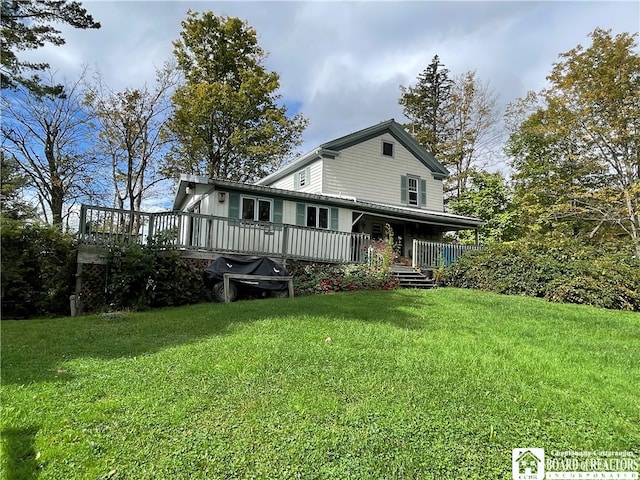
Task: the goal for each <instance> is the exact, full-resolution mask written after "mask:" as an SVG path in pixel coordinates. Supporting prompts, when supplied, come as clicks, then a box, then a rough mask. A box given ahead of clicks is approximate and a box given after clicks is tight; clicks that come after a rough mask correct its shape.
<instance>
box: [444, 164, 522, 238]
mask: <svg viewBox="0 0 640 480" xmlns="http://www.w3.org/2000/svg"><path fill="white" fill-rule="evenodd" d="M512 197H513V191H512V188H511V187H510V186H509V184H508V183H507V180H506V179H505V177H504V175H503V174H502V173H500V172H495V173H489V172H486V171H481V172H470V174H469V187H468V188H467V189H466V190H465V191H464V192H463V193H462V194H461V195H460V197H458V198H455V199H452V200H451V201H450V202H449V211H450V212H451V213H455V214H458V215H467V216H472V217H476V218H480V219H482V220H483V221H484V224H483V225H482V227H480V229H479V230H478V233H479V241H480V243H481V244H482V245H487V244H489V243H492V242H504V241H508V240H513V239H514V238H515V237H516V235H517V219H518V212H517V211H516V209H515V208H514V205H513V202H512ZM456 235H457V237H458V240H460V241H462V243H473V242H474V241H475V239H474V238H472V236H471V235H472V233H471V232H467V231H461V232H458V233H457V234H456Z"/></svg>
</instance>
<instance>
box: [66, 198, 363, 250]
mask: <svg viewBox="0 0 640 480" xmlns="http://www.w3.org/2000/svg"><path fill="white" fill-rule="evenodd" d="M78 235H79V238H78V240H79V242H80V243H83V244H94V245H111V244H118V243H138V244H142V245H149V244H151V243H152V242H160V243H162V244H164V245H170V246H172V247H174V248H178V249H184V250H195V251H208V252H215V253H220V254H225V253H228V254H242V255H256V256H273V257H280V258H283V259H296V260H310V261H318V262H336V263H338V262H339V263H343V262H349V263H351V262H353V263H361V262H364V261H366V257H367V255H366V250H367V248H366V247H368V246H369V243H370V239H371V238H370V235H368V234H364V233H349V232H338V231H333V230H324V229H316V228H308V227H301V226H296V225H288V224H282V223H271V222H257V221H253V220H240V219H231V218H225V217H214V216H210V215H204V214H198V213H189V212H179V213H176V212H160V213H143V212H130V211H127V210H119V209H113V208H106V207H94V206H87V205H83V206H82V211H81V215H80V228H79V234H78Z"/></svg>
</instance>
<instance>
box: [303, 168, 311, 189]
mask: <svg viewBox="0 0 640 480" xmlns="http://www.w3.org/2000/svg"><path fill="white" fill-rule="evenodd" d="M304 178H305V181H306V184H305V187H308V186H309V185H311V167H307V168H305V169H304Z"/></svg>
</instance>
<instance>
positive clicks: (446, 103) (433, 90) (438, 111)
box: [398, 55, 453, 158]
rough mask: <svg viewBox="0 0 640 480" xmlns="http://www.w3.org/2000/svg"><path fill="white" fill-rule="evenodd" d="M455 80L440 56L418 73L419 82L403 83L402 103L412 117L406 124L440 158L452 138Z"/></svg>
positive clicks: (405, 110)
mask: <svg viewBox="0 0 640 480" xmlns="http://www.w3.org/2000/svg"><path fill="white" fill-rule="evenodd" d="M452 88H453V80H452V79H450V78H449V70H448V69H446V68H444V64H443V63H441V62H440V58H439V57H438V55H435V56H434V57H433V59H432V60H431V63H430V64H429V66H427V68H425V69H424V71H423V72H422V73H420V75H418V81H417V83H416V84H415V85H413V86H409V87H405V86H403V85H401V86H400V91H401V92H402V95H401V96H400V99H399V100H398V103H400V105H402V106H403V107H404V115H405V116H406V117H407V118H408V119H409V123H408V124H407V125H405V127H406V128H407V129H408V130H409V132H411V134H412V135H413V136H414V137H415V139H416V140H417V141H418V142H419V143H420V144H421V145H422V146H423V147H425V148H426V149H427V150H428V151H429V152H430V153H431V154H432V155H433V156H434V157H436V158H439V156H440V154H441V153H442V151H443V148H444V147H443V144H444V143H445V142H446V140H447V138H448V137H449V134H450V132H449V128H450V122H451V114H450V111H451V90H452Z"/></svg>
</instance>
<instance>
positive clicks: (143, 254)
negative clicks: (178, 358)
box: [106, 244, 205, 310]
mask: <svg viewBox="0 0 640 480" xmlns="http://www.w3.org/2000/svg"><path fill="white" fill-rule="evenodd" d="M106 290H107V303H108V305H109V307H110V308H113V309H132V310H145V309H147V308H151V307H167V306H177V305H186V304H191V303H198V302H201V301H204V299H205V294H204V292H205V290H204V284H203V281H202V270H201V269H199V268H197V267H196V266H194V265H192V264H191V263H189V262H188V261H187V260H185V259H183V258H182V257H180V255H179V253H178V252H177V251H175V250H173V249H171V248H165V247H164V246H163V245H162V244H153V245H151V246H143V245H137V244H131V245H117V246H112V247H111V248H110V250H109V254H108V256H107V288H106Z"/></svg>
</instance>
